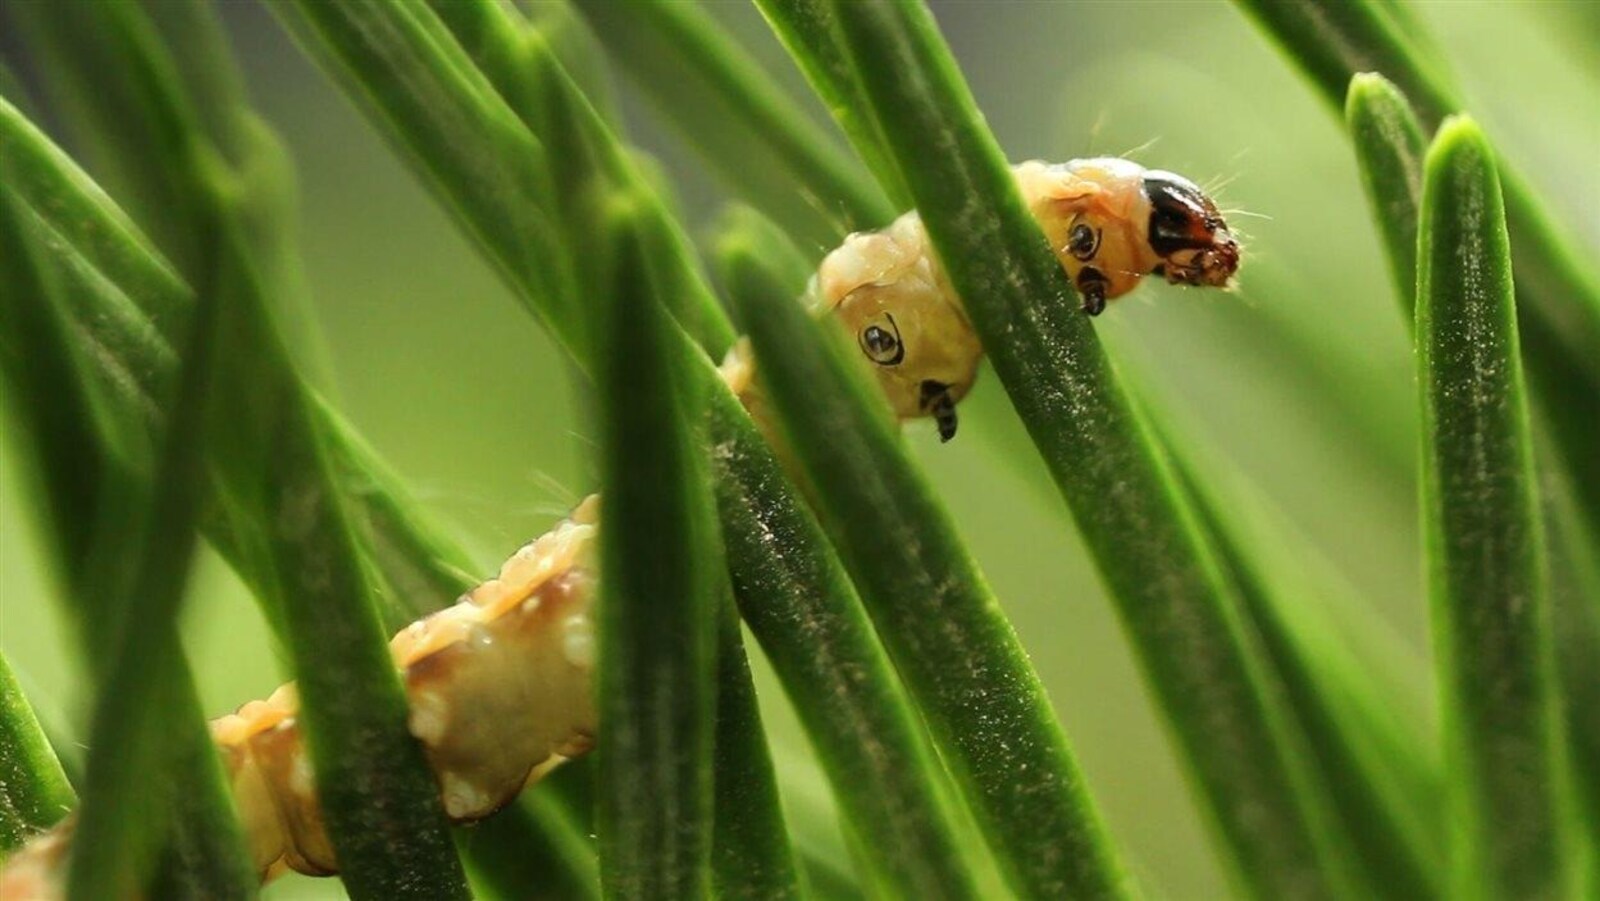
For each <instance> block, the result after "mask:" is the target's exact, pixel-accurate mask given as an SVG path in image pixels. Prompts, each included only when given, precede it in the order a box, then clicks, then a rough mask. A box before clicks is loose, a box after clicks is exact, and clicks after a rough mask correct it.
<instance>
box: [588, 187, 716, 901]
mask: <svg viewBox="0 0 1600 901" xmlns="http://www.w3.org/2000/svg"><path fill="white" fill-rule="evenodd" d="M624 202H625V201H618V203H619V204H622V203H624ZM634 215H635V214H633V213H632V211H631V210H629V209H627V208H626V207H625V206H619V209H618V210H617V212H616V213H615V214H614V217H613V220H612V222H613V225H612V229H611V234H610V235H609V237H610V240H609V241H608V242H607V245H608V247H609V248H610V249H611V253H612V254H613V255H614V256H613V263H612V269H613V273H614V275H613V279H614V281H613V283H612V287H611V291H610V292H608V295H609V296H606V297H604V298H602V299H601V301H600V303H599V304H598V307H597V309H596V320H597V324H598V327H597V328H596V329H595V335H596V337H597V338H598V340H599V341H600V345H599V346H600V348H601V349H602V354H603V356H602V357H601V359H603V360H604V361H605V365H604V366H600V367H598V371H597V373H596V376H597V386H598V391H599V397H600V402H601V406H602V408H603V409H604V411H605V413H604V415H603V416H602V417H601V432H600V435H601V442H600V445H601V454H602V463H601V470H600V472H601V479H602V481H603V484H604V485H605V486H606V495H605V519H604V521H603V524H602V527H601V542H600V558H601V565H600V578H601V589H600V590H601V598H600V612H599V617H598V620H599V625H600V641H599V667H598V674H597V692H598V694H599V705H600V726H601V731H600V737H599V744H600V746H599V749H598V751H597V753H598V754H599V758H600V795H599V798H598V812H597V819H598V822H599V829H600V864H601V871H600V873H601V884H602V886H603V887H604V889H605V894H606V897H607V898H696V897H704V896H705V895H706V894H707V893H708V891H709V889H710V887H711V873H710V863H711V832H712V826H711V824H712V803H711V802H712V771H711V762H712V752H713V748H714V733H713V728H712V723H713V717H714V707H715V698H714V695H713V693H712V689H713V686H714V685H715V684H716V683H715V668H716V662H715V650H714V649H715V643H714V638H715V635H716V629H717V627H716V623H717V619H718V617H717V614H716V611H717V608H718V606H719V604H720V602H721V600H722V592H721V590H720V589H721V587H722V579H721V572H720V569H721V567H720V566H719V565H718V564H719V561H720V558H721V554H720V553H719V551H718V548H717V534H716V528H715V525H714V521H713V520H712V508H711V500H710V497H709V496H708V495H707V494H706V493H705V479H704V476H703V475H702V474H701V472H702V470H703V469H704V467H705V462H704V461H703V460H702V459H701V457H700V454H699V446H700V442H699V441H698V440H697V436H696V435H695V432H694V426H695V423H696V422H698V420H699V419H700V415H699V411H698V410H696V409H695V408H694V406H692V405H691V401H690V398H691V397H692V396H693V394H692V392H691V390H690V387H691V381H690V379H691V370H689V368H688V363H689V361H688V360H686V359H684V358H683V357H682V356H678V357H674V355H673V352H672V351H673V350H675V349H677V348H681V347H682V345H677V344H673V343H671V342H669V341H668V338H667V336H668V335H669V334H670V330H671V328H672V326H671V325H670V320H668V318H667V315H666V311H665V309H664V308H663V307H662V306H661V305H660V303H659V302H658V301H657V299H656V298H655V296H654V292H653V290H652V288H651V284H650V264H649V261H648V260H647V259H646V257H645V250H644V246H645V245H644V241H643V239H642V237H641V236H640V234H639V230H638V228H637V227H636V225H635V222H634V221H633V220H634ZM646 798H648V799H649V803H643V804H642V803H640V801H641V799H646Z"/></svg>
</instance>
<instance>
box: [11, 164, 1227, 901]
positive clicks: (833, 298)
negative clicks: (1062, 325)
mask: <svg viewBox="0 0 1600 901" xmlns="http://www.w3.org/2000/svg"><path fill="white" fill-rule="evenodd" d="M1014 173H1015V176H1016V179H1017V184H1018V187H1019V188H1020V191H1021V195H1022V198H1023V201H1024V202H1025V203H1026V205H1027V207H1028V209H1029V211H1030V212H1032V214H1033V215H1034V217H1035V219H1036V220H1037V221H1038V223H1039V225H1040V228H1041V230H1042V231H1043V233H1044V235H1045V237H1046V238H1047V240H1048V241H1049V246H1050V249H1051V251H1052V253H1053V254H1054V255H1055V257H1056V258H1057V260H1058V261H1059V262H1060V264H1061V266H1062V269H1063V270H1064V271H1065V273H1066V274H1067V275H1068V276H1069V277H1070V278H1071V280H1072V283H1073V285H1074V286H1075V287H1076V288H1077V290H1078V292H1079V294H1080V295H1081V297H1082V307H1083V310H1084V311H1085V312H1086V313H1088V314H1089V315H1098V314H1099V313H1100V312H1102V311H1103V310H1104V308H1105V306H1106V304H1107V303H1108V302H1109V301H1111V300H1113V299H1115V298H1118V297H1121V296H1123V295H1125V294H1127V293H1128V292H1130V291H1132V290H1133V289H1134V288H1135V287H1137V285H1138V284H1139V283H1140V282H1141V281H1142V280H1143V278H1144V277H1145V276H1147V275H1160V276H1163V277H1164V278H1165V279H1166V280H1167V281H1168V282H1170V283H1173V284H1181V285H1191V286H1210V287H1225V286H1227V285H1229V284H1230V283H1231V282H1232V280H1233V277H1234V275H1235V273H1236V271H1237V269H1238V266H1239V245H1238V242H1237V240H1236V238H1235V236H1234V233H1233V232H1231V231H1230V230H1229V228H1228V226H1227V224H1226V223H1225V222H1224V220H1223V217H1222V214H1221V213H1220V212H1219V211H1218V210H1217V207H1216V205H1215V204H1214V203H1213V202H1212V200H1211V199H1210V197H1209V196H1208V195H1207V194H1206V193H1205V192H1203V191H1201V190H1200V188H1198V187H1196V186H1195V185H1194V184H1193V183H1192V182H1190V181H1188V180H1187V179H1184V178H1182V177H1180V176H1177V175H1174V174H1172V173H1169V172H1162V171H1158V170H1147V169H1145V168H1144V167H1142V166H1140V165H1138V164H1137V163H1133V162H1131V161H1129V160H1126V159H1121V158H1114V157H1106V158H1096V159H1086V160H1073V161H1070V162H1067V163H1062V164H1046V163H1042V162H1026V163H1022V164H1020V165H1018V166H1016V167H1015V168H1014ZM806 300H807V302H808V303H809V305H810V306H811V308H812V310H813V312H814V314H815V315H817V316H819V317H822V318H826V319H831V320H833V321H836V322H838V323H839V324H840V326H841V327H842V328H844V329H846V330H847V332H848V333H849V334H850V335H851V337H852V342H853V344H854V345H855V346H856V347H857V349H858V350H859V351H860V353H861V354H862V356H863V357H864V358H865V359H866V360H867V362H868V364H869V365H870V366H871V368H872V370H873V372H874V373H875V376H876V378H877V381H878V384H879V385H880V386H881V387H882V389H883V391H884V392H885V395H886V397H887V398H888V400H889V403H890V405H891V407H892V408H893V410H894V411H895V413H896V415H898V416H899V417H900V418H902V419H912V418H919V417H929V418H932V419H933V420H934V421H935V423H936V425H937V428H938V430H939V435H940V437H941V439H943V440H949V439H950V438H952V437H953V436H954V435H955V433H956V425H957V419H956V406H957V404H958V403H959V402H960V401H961V400H962V398H964V397H965V396H966V394H967V393H968V391H970V390H971V387H972V383H973V380H974V378H975V377H976V374H977V369H978V364H979V362H980V360H981V358H982V355H983V348H982V346H981V344H980V342H979V339H978V336H977V333H976V332H975V331H974V329H973V327H972V324H971V322H970V321H969V319H968V318H967V314H966V311H965V309H964V307H963V305H962V303H961V301H960V299H959V298H958V297H957V296H956V294H955V291H954V289H953V288H952V287H951V285H950V283H949V280H948V278H947V277H946V275H945V271H944V268H943V266H942V265H941V264H940V263H939V261H938V259H937V255H936V254H935V252H934V249H933V246H932V244H931V242H930V241H929V239H928V237H927V234H926V232H925V230H924V229H923V226H922V222H921V219H920V218H919V217H918V215H917V213H916V212H915V211H912V212H909V213H906V214H905V215H903V216H901V217H900V218H898V219H896V220H895V221H894V222H893V223H891V224H890V225H889V226H887V227H886V228H884V229H882V230H880V231H876V232H870V233H856V234H852V235H850V236H849V237H847V238H846V239H845V240H844V241H843V243H842V244H841V245H840V246H839V247H838V248H836V249H834V250H833V251H832V252H830V253H829V254H828V255H827V256H826V257H825V258H824V259H823V260H822V263H821V264H820V265H819V267H818V269H817V272H816V273H815V275H814V276H813V278H812V281H811V284H810V287H809V289H808V291H807V298H806ZM754 372H755V364H754V361H753V360H752V359H751V356H750V352H749V349H748V344H747V343H745V342H740V343H739V344H737V345H736V346H735V348H734V350H733V351H731V352H730V354H729V358H728V359H727V360H726V361H725V362H724V364H723V367H722V374H723V376H724V378H725V379H726V380H727V381H728V383H729V385H730V387H732V388H733V390H734V391H735V393H737V394H738V395H739V396H740V397H741V399H743V400H744V402H745V404H746V406H747V408H749V409H750V410H751V413H752V416H754V417H755V418H756V419H757V420H758V422H759V421H761V420H762V418H763V411H762V407H761V404H760V401H759V393H758V391H757V390H756V385H755V382H754V379H753V376H754ZM598 517H599V499H598V498H596V497H593V496H591V497H590V498H588V499H586V500H585V501H583V502H582V503H581V504H580V505H579V506H578V507H577V508H576V509H575V510H574V511H573V512H572V513H571V514H570V516H569V517H568V518H567V519H565V520H563V521H562V522H561V523H559V524H558V525H556V526H555V527H554V528H553V529H551V530H550V531H549V532H547V533H545V534H544V535H542V536H540V537H539V538H537V539H535V540H534V541H532V542H530V543H529V544H527V545H525V546H523V547H522V548H521V549H519V550H518V551H517V552H516V553H515V554H513V555H512V556H511V557H510V558H509V559H508V560H507V561H506V562H505V564H504V565H503V566H502V567H501V568H500V570H499V572H498V573H497V574H496V575H495V576H494V577H493V578H490V579H488V580H487V581H485V582H483V583H481V584H480V585H478V586H477V587H476V588H474V589H472V590H471V591H469V592H468V593H467V594H465V595H463V596H462V597H461V599H460V600H459V601H458V602H457V603H456V604H455V605H453V606H451V607H449V608H446V609H444V610H441V611H439V612H437V613H434V614H432V615H430V616H427V617H425V618H423V619H421V620H418V621H417V622H415V623H413V624H412V625H410V626H408V627H407V628H405V629H403V630H401V631H400V632H399V633H398V634H397V635H395V637H394V638H393V640H392V641H391V642H390V652H391V656H392V658H393V660H394V663H395V666H396V668H397V670H398V671H399V672H400V675H401V678H402V682H403V685H404V688H405V694H406V699H407V702H408V705H409V716H408V721H407V724H408V727H409V730H410V732H411V734H412V735H413V736H414V737H415V738H416V739H417V741H418V742H419V744H420V745H421V746H422V748H423V750H424V752H425V755H426V758H427V760H428V763H429V765H430V767H431V768H432V770H433V773H434V776H435V778H436V780H437V782H438V786H439V791H440V796H441V799H442V801H443V806H444V809H445V812H446V813H447V814H448V815H449V817H450V818H451V819H452V820H455V821H457V822H466V821H472V820H477V819H481V818H483V817H485V816H488V815H490V814H492V813H494V812H495V811H497V810H499V809H500V808H501V807H503V806H504V805H506V804H508V803H510V802H511V801H512V800H513V799H514V798H515V797H516V796H517V794H518V793H519V792H520V791H521V790H522V789H523V788H524V787H526V786H527V785H529V784H531V783H533V782H536V781H537V780H538V779H539V778H540V777H542V776H543V775H544V774H546V773H548V772H549V771H550V770H551V769H553V768H555V767H556V766H559V765H560V764H561V763H563V762H564V761H566V760H568V759H570V758H572V757H574V756H577V755H580V754H583V753H585V752H586V751H588V750H589V749H590V748H592V747H593V744H594V737H595V734H596V729H597V725H598V724H597V722H596V712H595V711H596V708H595V704H594V698H593V697H592V691H593V678H592V675H593V670H594V648H595V639H594V634H593V631H594V617H593V610H592V607H593V602H594V598H595V595H596V592H595V570H594V566H593V556H594V555H593V548H594V540H595V537H596V535H597V530H598ZM297 713H298V701H297V698H296V696H295V691H294V686H293V684H292V683H291V684H288V685H285V686H283V687H282V688H280V689H278V690H277V691H275V692H273V693H272V694H271V695H270V696H269V697H268V698H266V699H265V700H261V701H252V702H250V703H247V704H245V705H244V706H242V707H240V708H239V709H238V711H237V712H235V713H233V714H229V715H227V716H223V717H221V718H219V719H217V720H214V721H213V722H212V723H211V735H212V737H213V739H214V740H215V742H216V744H217V747H218V751H219V753H220V755H221V757H222V759H223V763H224V768H225V772H226V774H227V779H228V783H229V785H230V788H231V789H232V793H233V796H234V800H235V804H236V807H237V809H238V813H239V818H240V821H241V823H242V825H243V827H244V832H245V836H246V839H247V842H248V844H249V849H250V853H251V856H252V859H253V860H254V862H255V865H256V867H257V869H258V871H259V873H260V875H261V877H262V879H263V880H267V879H271V878H272V877H273V876H275V875H278V874H281V873H283V872H285V871H288V870H293V871H296V872H300V873H305V874H309V875H330V874H333V873H336V872H338V860H337V859H336V857H335V854H334V850H333V847H332V843H331V842H330V840H329V837H328V835H327V832H326V830H325V828H324V825H323V820H322V812H321V806H320V803H319V801H318V797H317V786H316V774H315V773H314V772H313V770H312V766H311V761H310V756H309V755H308V753H307V748H306V743H305V736H304V735H303V733H302V730H301V723H300V720H299V718H298V716H297ZM71 834H72V821H71V820H70V819H69V820H68V821H67V822H66V823H64V824H62V825H60V826H57V827H56V828H55V829H53V830H51V831H50V832H47V833H45V834H44V835H42V836H39V837H37V838H35V839H34V840H32V841H31V842H30V843H29V844H28V845H27V846H25V847H24V848H23V849H22V850H21V851H19V852H18V853H16V854H15V855H13V856H12V857H11V858H10V859H9V860H8V861H7V862H6V864H5V866H4V868H3V869H0V901H24V899H54V898H59V897H61V896H62V893H63V888H64V886H63V882H64V876H65V861H66V857H67V855H68V853H69V851H70V847H71V844H70V839H71Z"/></svg>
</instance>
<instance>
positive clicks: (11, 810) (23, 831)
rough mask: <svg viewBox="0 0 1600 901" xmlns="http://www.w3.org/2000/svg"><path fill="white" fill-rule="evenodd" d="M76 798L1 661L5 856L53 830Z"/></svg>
mask: <svg viewBox="0 0 1600 901" xmlns="http://www.w3.org/2000/svg"><path fill="white" fill-rule="evenodd" d="M74 797H75V796H74V795H73V793H72V786H70V785H68V784H67V775H66V773H64V772H62V771H61V763H60V761H58V760H56V755H55V752H54V751H52V750H50V742H49V741H47V740H46V739H45V735H44V730H43V729H41V728H39V720H38V718H37V717H35V716H34V713H33V708H31V707H29V706H28V700H27V698H25V697H23V695H22V686H20V685H18V684H17V677H16V676H15V675H13V674H12V672H11V665H10V664H8V663H6V661H5V658H3V657H0V854H10V853H11V852H12V851H15V850H17V848H19V847H21V846H22V843H23V842H24V841H26V840H27V839H28V837H29V836H31V835H33V834H34V833H36V832H41V831H43V830H45V829H48V828H50V827H51V826H54V825H55V824H56V821H58V820H59V819H61V817H62V815H63V814H65V813H66V812H67V811H68V810H71V809H72V803H73V800H74Z"/></svg>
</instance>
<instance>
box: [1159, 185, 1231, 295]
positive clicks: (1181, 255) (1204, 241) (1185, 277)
mask: <svg viewBox="0 0 1600 901" xmlns="http://www.w3.org/2000/svg"><path fill="white" fill-rule="evenodd" d="M1144 193H1145V197H1146V198H1148V199H1149V201H1150V221H1149V225H1148V230H1147V232H1146V240H1148V241H1149V243H1150V249H1151V250H1152V251H1154V252H1155V254H1156V256H1158V257H1160V258H1161V263H1160V265H1159V266H1157V267H1156V268H1155V270H1153V271H1156V272H1160V273H1163V274H1165V275H1166V277H1167V281H1169V282H1171V283H1173V284H1185V285H1211V286H1220V285H1226V284H1227V283H1228V280H1229V279H1231V278H1233V274H1234V273H1235V272H1237V271H1238V269H1239V242H1238V241H1236V240H1234V237H1233V234H1232V233H1231V232H1229V231H1228V226H1227V223H1225V222H1223V221H1222V214H1221V213H1219V212H1217V206H1216V204H1214V203H1212V202H1211V198H1209V197H1207V196H1206V195H1205V192H1203V191H1201V190H1200V189H1199V188H1198V187H1196V186H1195V184H1194V183H1193V182H1191V181H1189V180H1188V179H1186V178H1183V177H1181V176H1178V175H1173V174H1172V173H1170V172H1155V171H1152V172H1149V173H1147V174H1146V175H1145V178H1144Z"/></svg>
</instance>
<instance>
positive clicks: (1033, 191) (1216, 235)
mask: <svg viewBox="0 0 1600 901" xmlns="http://www.w3.org/2000/svg"><path fill="white" fill-rule="evenodd" d="M1017 174H1018V179H1019V181H1020V182H1021V184H1022V188H1023V192H1024V196H1026V197H1027V198H1028V200H1029V202H1030V205H1031V207H1032V209H1033V212H1034V214H1035V215H1036V216H1037V217H1038V219H1039V222H1040V224H1041V225H1042V226H1044V229H1045V233H1046V234H1047V235H1048V236H1049V237H1050V243H1051V247H1052V249H1053V250H1054V251H1055V253H1056V257H1057V258H1058V259H1059V260H1060V261H1061V265H1062V267H1063V268H1064V269H1065V270H1066V271H1067V274H1068V275H1070V276H1072V280H1073V284H1075V285H1076V286H1077V288H1078V293H1080V294H1081V295H1083V303H1084V309H1085V310H1086V311H1088V312H1089V313H1091V314H1096V313H1099V312H1100V311H1101V310H1102V309H1104V308H1105V303H1106V301H1108V300H1111V299H1113V298H1116V297H1120V296H1121V295H1123V294H1126V293H1128V292H1129V291H1132V290H1133V289H1134V288H1135V287H1137V286H1138V284H1139V282H1140V280H1141V279H1143V278H1144V277H1145V276H1146V275H1152V274H1153V275H1162V276H1165V277H1166V279H1167V281H1169V282H1171V283H1173V284H1184V285H1209V286H1213V287H1221V286H1224V285H1227V284H1228V283H1229V282H1230V281H1231V280H1232V278H1233V275H1234V273H1235V272H1236V271H1238V268H1239V244H1238V242H1237V241H1236V240H1235V239H1234V236H1233V233H1232V232H1231V231H1229V229H1228V226H1227V223H1225V222H1224V221H1223V219H1222V214H1221V213H1219V212H1218V211H1217V206H1216V204H1215V203H1213V202H1212V201H1211V198H1209V197H1207V196H1206V194H1205V192H1204V191H1201V190H1200V188H1198V187H1197V186H1195V184H1194V183H1193V182H1191V181H1189V180H1188V179H1186V178H1183V177H1182V176H1179V175H1174V174H1173V173H1171V172H1162V171H1157V170H1147V169H1145V168H1144V167H1143V166H1140V165H1139V164H1137V163H1134V162H1132V161H1130V160H1125V159H1117V158H1105V159H1091V160H1074V161H1072V162H1070V163H1065V164H1062V165H1059V166H1045V165H1043V164H1040V163H1027V164H1024V165H1023V166H1021V167H1019V168H1018V173H1017Z"/></svg>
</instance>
